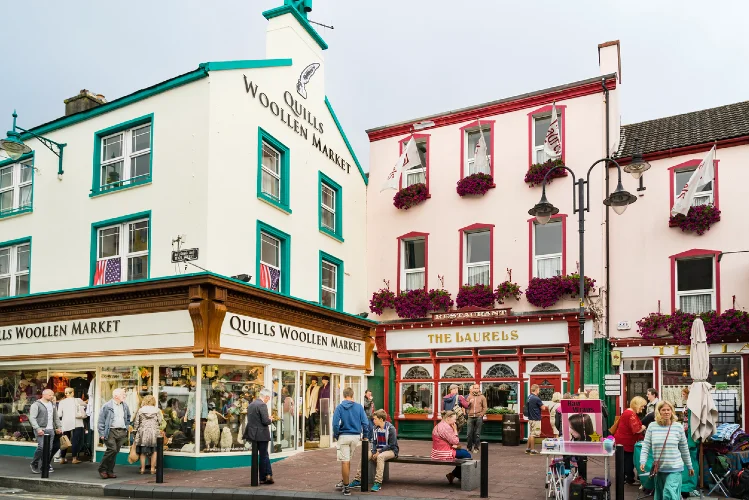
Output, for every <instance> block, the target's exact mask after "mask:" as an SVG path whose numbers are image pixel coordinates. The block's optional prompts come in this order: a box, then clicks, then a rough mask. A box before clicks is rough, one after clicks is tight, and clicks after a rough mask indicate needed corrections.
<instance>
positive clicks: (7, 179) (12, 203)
mask: <svg viewBox="0 0 749 500" xmlns="http://www.w3.org/2000/svg"><path fill="white" fill-rule="evenodd" d="M33 210H34V152H33V151H32V152H31V153H29V154H25V155H23V156H21V157H20V158H19V159H17V160H4V161H0V219H2V218H3V217H11V216H14V215H21V214H27V213H30V212H32V211H33Z"/></svg>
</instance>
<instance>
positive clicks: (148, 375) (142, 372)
mask: <svg viewBox="0 0 749 500" xmlns="http://www.w3.org/2000/svg"><path fill="white" fill-rule="evenodd" d="M153 373H154V367H153V366H114V367H103V368H102V369H101V372H100V374H101V377H100V379H99V380H98V381H97V387H96V389H95V391H96V392H95V394H96V397H97V398H98V400H99V404H98V408H99V409H101V407H102V406H104V404H105V403H106V402H107V401H109V400H111V399H112V393H113V392H114V390H115V389H123V390H124V391H125V404H127V407H128V408H129V409H130V414H131V418H132V417H133V416H135V412H137V411H138V409H139V408H140V403H141V400H142V399H143V398H144V397H145V396H148V395H149V394H151V395H152V394H153ZM129 445H130V442H126V443H125V444H124V445H123V446H124V447H127V446H129ZM98 447H99V449H104V448H103V445H102V444H101V443H99V444H98Z"/></svg>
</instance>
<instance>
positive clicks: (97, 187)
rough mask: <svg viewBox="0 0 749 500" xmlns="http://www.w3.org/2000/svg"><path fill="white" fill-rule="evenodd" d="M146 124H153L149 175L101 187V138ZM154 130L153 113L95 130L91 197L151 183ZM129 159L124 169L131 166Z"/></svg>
mask: <svg viewBox="0 0 749 500" xmlns="http://www.w3.org/2000/svg"><path fill="white" fill-rule="evenodd" d="M145 124H150V125H151V134H150V140H151V145H150V146H151V152H150V153H149V154H150V155H151V156H150V159H149V165H148V175H146V176H143V178H142V179H138V180H136V181H122V182H123V183H124V182H127V184H125V185H122V186H115V187H110V188H107V189H101V140H102V139H103V138H104V137H106V136H108V135H112V134H116V133H118V132H124V131H126V130H129V129H131V128H135V127H139V126H141V125H145ZM153 132H154V119H153V113H151V114H148V115H144V116H140V117H138V118H134V119H132V120H128V121H126V122H122V123H118V124H117V125H113V126H111V127H107V128H105V129H102V130H98V131H96V132H94V174H93V176H92V179H93V182H92V184H91V194H89V197H91V198H93V197H96V196H101V195H105V194H111V193H115V192H117V191H122V190H124V189H130V188H134V187H137V186H142V185H144V184H150V183H151V181H152V180H153ZM123 139H124V141H129V140H130V139H129V138H123ZM124 147H125V145H124V144H123V148H124ZM127 160H128V158H125V161H124V162H123V166H122V169H123V171H124V170H125V169H129V168H130V164H129V162H128V161H127Z"/></svg>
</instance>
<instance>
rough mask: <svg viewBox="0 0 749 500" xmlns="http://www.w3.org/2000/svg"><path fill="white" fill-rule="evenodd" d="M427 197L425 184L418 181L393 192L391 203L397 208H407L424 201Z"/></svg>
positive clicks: (427, 191) (427, 192)
mask: <svg viewBox="0 0 749 500" xmlns="http://www.w3.org/2000/svg"><path fill="white" fill-rule="evenodd" d="M427 198H429V190H428V189H427V185H426V184H424V183H422V182H419V183H417V184H411V185H410V186H408V187H405V188H403V189H401V190H400V191H398V192H397V193H395V196H394V197H393V205H395V208H397V209H398V210H408V209H409V208H411V207H414V206H416V205H418V204H419V203H422V202H424V201H426V199H427Z"/></svg>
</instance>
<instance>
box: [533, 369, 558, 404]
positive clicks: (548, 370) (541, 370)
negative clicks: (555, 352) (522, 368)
mask: <svg viewBox="0 0 749 500" xmlns="http://www.w3.org/2000/svg"><path fill="white" fill-rule="evenodd" d="M555 372H559V367H558V366H557V365H555V364H554V363H548V362H546V361H544V362H543V363H539V364H537V365H536V366H534V367H533V369H532V370H531V373H555ZM549 401H551V400H549Z"/></svg>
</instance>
